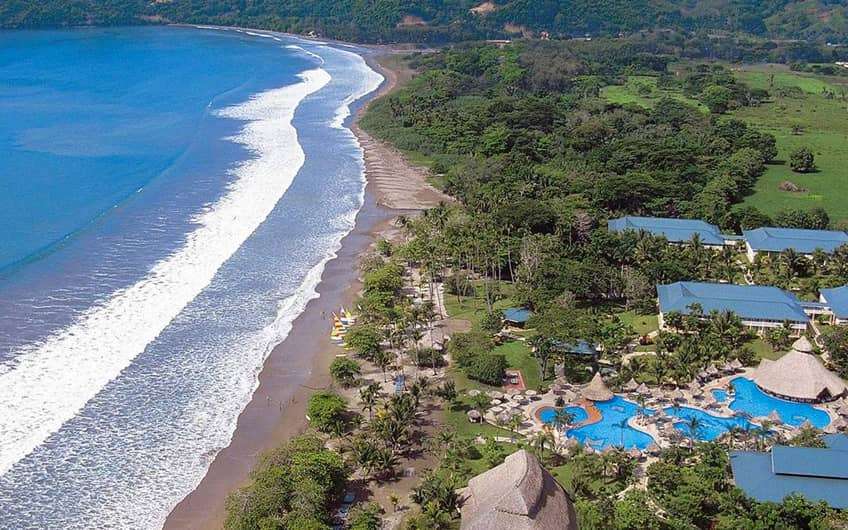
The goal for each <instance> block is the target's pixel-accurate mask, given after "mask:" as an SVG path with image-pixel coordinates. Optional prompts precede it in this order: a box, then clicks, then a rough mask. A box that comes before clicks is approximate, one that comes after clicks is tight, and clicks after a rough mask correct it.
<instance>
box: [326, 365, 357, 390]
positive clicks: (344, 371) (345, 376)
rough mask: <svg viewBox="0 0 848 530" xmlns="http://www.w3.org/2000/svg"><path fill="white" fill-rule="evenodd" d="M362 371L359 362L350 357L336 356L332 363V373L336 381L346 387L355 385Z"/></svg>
mask: <svg viewBox="0 0 848 530" xmlns="http://www.w3.org/2000/svg"><path fill="white" fill-rule="evenodd" d="M360 373H361V369H360V368H359V363H358V362H356V361H354V360H353V359H350V358H348V357H336V358H335V359H333V362H332V363H330V375H331V376H333V380H334V381H335V382H336V383H338V384H340V385H341V386H343V387H345V388H349V387H351V386H353V384H354V383H355V382H356V378H357V376H358V375H359V374H360Z"/></svg>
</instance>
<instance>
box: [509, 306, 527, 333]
mask: <svg viewBox="0 0 848 530" xmlns="http://www.w3.org/2000/svg"><path fill="white" fill-rule="evenodd" d="M531 316H533V313H532V312H531V311H530V310H529V309H527V308H524V307H510V308H509V309H505V310H504V312H503V319H504V322H505V323H506V325H508V326H513V327H516V328H523V327H524V326H525V325H527V321H528V320H530V317H531Z"/></svg>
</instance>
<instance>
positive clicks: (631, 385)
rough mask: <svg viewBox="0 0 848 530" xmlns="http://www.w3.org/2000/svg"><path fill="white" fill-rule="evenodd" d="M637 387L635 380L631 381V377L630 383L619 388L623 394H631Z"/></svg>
mask: <svg viewBox="0 0 848 530" xmlns="http://www.w3.org/2000/svg"><path fill="white" fill-rule="evenodd" d="M638 387H639V384H638V383H637V382H636V380H635V379H633V378H632V377H631V378H630V381H628V382H626V383H624V386H623V387H621V388H622V390H624V391H625V392H633V391H634V390H636V389H637V388H638Z"/></svg>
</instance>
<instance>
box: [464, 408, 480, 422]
mask: <svg viewBox="0 0 848 530" xmlns="http://www.w3.org/2000/svg"><path fill="white" fill-rule="evenodd" d="M467 415H468V421H470V422H471V423H479V422H480V420H482V419H483V415H482V414H480V411H479V410H475V409H471V410H469V411H468V412H467Z"/></svg>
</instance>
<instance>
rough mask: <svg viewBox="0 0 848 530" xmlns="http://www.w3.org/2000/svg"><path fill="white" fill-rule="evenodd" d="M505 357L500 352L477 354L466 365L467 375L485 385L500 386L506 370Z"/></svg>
mask: <svg viewBox="0 0 848 530" xmlns="http://www.w3.org/2000/svg"><path fill="white" fill-rule="evenodd" d="M506 366H507V363H506V357H504V356H503V355H501V354H495V353H487V354H484V355H478V356H477V357H476V358H475V359H474V362H473V363H472V364H471V366H469V367H468V370H467V373H468V377H470V378H471V379H474V380H475V381H480V382H481V383H486V384H487V385H492V386H500V385H501V383H503V378H504V372H505V370H506Z"/></svg>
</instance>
